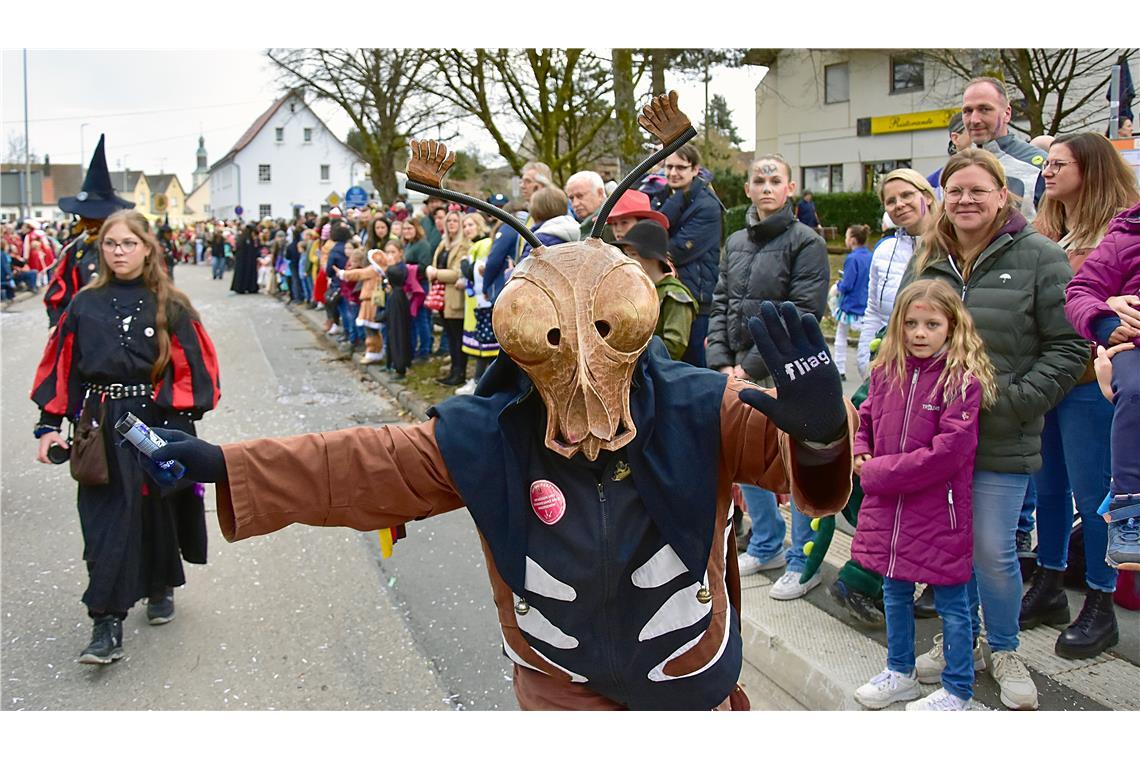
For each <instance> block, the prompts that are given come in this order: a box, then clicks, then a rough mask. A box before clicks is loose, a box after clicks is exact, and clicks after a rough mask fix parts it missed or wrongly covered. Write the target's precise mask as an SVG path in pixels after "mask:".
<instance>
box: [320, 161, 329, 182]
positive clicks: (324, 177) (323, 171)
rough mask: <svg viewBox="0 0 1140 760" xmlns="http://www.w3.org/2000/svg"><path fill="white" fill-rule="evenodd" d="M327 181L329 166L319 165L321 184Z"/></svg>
mask: <svg viewBox="0 0 1140 760" xmlns="http://www.w3.org/2000/svg"><path fill="white" fill-rule="evenodd" d="M328 181H329V165H328V164H321V182H328Z"/></svg>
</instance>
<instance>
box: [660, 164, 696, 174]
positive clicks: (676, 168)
mask: <svg viewBox="0 0 1140 760" xmlns="http://www.w3.org/2000/svg"><path fill="white" fill-rule="evenodd" d="M662 168H663V169H664V170H665V173H666V174H668V173H669V172H670V171H675V172H687V171H689V170H690V169H692V168H693V165H692V164H691V163H690V164H684V165H680V164H663V165H662Z"/></svg>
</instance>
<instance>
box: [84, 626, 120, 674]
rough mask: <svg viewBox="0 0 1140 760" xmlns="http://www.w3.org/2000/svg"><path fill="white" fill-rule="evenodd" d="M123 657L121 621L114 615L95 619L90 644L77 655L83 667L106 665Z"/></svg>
mask: <svg viewBox="0 0 1140 760" xmlns="http://www.w3.org/2000/svg"><path fill="white" fill-rule="evenodd" d="M122 656H123V621H122V620H119V619H118V618H117V617H115V616H114V615H100V616H99V617H97V618H95V626H94V628H93V629H92V631H91V643H90V644H88V645H87V648H86V649H84V650H83V653H82V654H80V655H79V661H80V662H82V663H83V664H85V665H107V664H108V663H111V662H114V661H115V660H118V659H120V658H121V657H122Z"/></svg>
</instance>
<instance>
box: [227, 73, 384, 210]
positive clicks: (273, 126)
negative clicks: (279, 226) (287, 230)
mask: <svg viewBox="0 0 1140 760" xmlns="http://www.w3.org/2000/svg"><path fill="white" fill-rule="evenodd" d="M367 175H368V164H367V162H366V161H365V160H364V157H363V156H361V155H360V154H359V153H357V152H356V151H354V150H353V149H352V148H349V147H348V146H347V145H345V144H344V143H343V142H341V140H339V139H338V138H337V137H336V135H334V134H333V133H332V132H331V131H329V128H328V127H327V126H325V123H324V122H323V121H321V120H320V118H318V117H317V115H316V114H315V113H313V112H312V110H310V109H309V107H308V106H307V105H305V101H304V99H303V98H302V96H301V93H300V92H299V91H297V90H293V91H290V92H288V93H286V94H285V95H284V96H283V97H282V98H281V99H279V100H278V101H277V102H275V103H274V104H273V105H272V106H270V107H269V109H268V110H267V111H265V113H263V114H262V115H261V116H259V117H258V118H257V120H256V121H255V122H254V123H253V124H252V125H251V126H250V127H249V129H247V130H246V131H245V134H243V135H242V136H241V138H240V139H239V140H238V141H237V143H235V144H234V146H233V147H232V148H231V149H230V151H229V152H228V153H226V155H225V156H223V157H222V159H221V160H220V161H217V162H216V163H215V164H214V165H213V166H211V167H210V207H211V211H212V212H213V215H214V216H216V217H218V218H220V219H232V218H234V217H236V216H237V214H236V212H235V208H236V207H238V206H240V207H241V208H242V217H243V218H245V219H252V220H259V219H263V218H265V217H272V218H274V219H276V218H286V219H288V218H291V217H292V216H293V213H294V209H298V208H299V209H300V210H302V211H304V210H313V211H323V210H327V209H328V207H329V204H328V202H327V200H326V199H327V198H328V197H329V195H330V194H331V193H333V192H335V193H336V194H337V195H338V196H340V197H343V196H344V193H345V191H346V190H348V188H349V187H351V186H352V185H353V184H357V183H358V182H359V181H362V180H363V179H364V178H365V177H367Z"/></svg>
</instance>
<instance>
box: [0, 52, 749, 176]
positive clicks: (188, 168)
mask: <svg viewBox="0 0 1140 760" xmlns="http://www.w3.org/2000/svg"><path fill="white" fill-rule="evenodd" d="M2 63H3V65H2V69H3V93H4V96H3V103H2V112H0V120H2V122H3V130H4V140H3V144H2V145H0V150H3V154H4V158H5V160H7V158H8V148H9V145H10V143H11V141H12V139H13V138H20V137H22V135H23V132H24V102H23V96H24V84H23V76H24V74H23V52H22V51H20V50H10V49H9V50H4V51H3V62H2ZM764 71H765V69H763V68H760V67H744V68H743V69H738V70H720V71H717V72H716V76H715V78H714V80H713V82H712V84H711V85H710V89H709V92H710V96H711V95H712V94H721V95H723V96H724V97H725V98H726V99H727V101H728V105H729V108H730V109H731V110H732V111H733V118H734V121H735V123H736V127H737V131H738V133H739V134H740V135H741V136H742V137H743V138H744V141H745V147H746V148H751V147H752V145H753V142H754V136H753V132H754V131H755V130H754V122H755V106H754V91H755V88H756V85H757V84H758V83H759V81H760V77H761V76H762V75H763V72H764ZM666 86H668V87H671V88H675V89H677V91H678V92H679V94H680V96H681V101H682V103H688V104H689V106H688V108H687V109H686V110H687V111H688V113H689V114H690V115H692V116H693V117H694V120H696V119H699V118H700V116H699V114H700V110H701V108H702V107H703V102H704V90H703V85H701V83H700V82H691V81H685V80H681V79H680V78H675V77H671V78H668V79H667V80H666ZM279 92H280V89H279V87H278V85H277V83H276V81H275V77H274V73H273V71H272V68H271V66H270V64H269V63H268V60H267V59H266V58H265V55H264V54H263V53H262V50H261V49H250V50H128V51H112V50H85V51H81V50H38V49H34V50H29V51H28V134H29V143H30V145H31V147H32V150H33V152H35V153H37V154H39V155H40V156H42V155H43V154H45V153H46V154H48V155H49V156H50V157H51V160H52V163H57V164H59V163H83V164H84V165H86V164H87V162H88V161H89V159H90V155H91V151H92V150H94V148H95V143H96V142H97V141H98V139H99V134H100V133H101V132H102V133H105V134H106V136H107V142H106V146H107V162H108V165H109V166H110V167H111V170H112V171H117V170H119V169H122V168H128V169H131V170H140V169H141V170H143V171H145V172H146V173H147V174H157V173H159V172H163V171H165V172H174V173H177V174H178V177H179V179H180V180H181V181H182V185H183V187H184V188H185V189H186V190H187V192H189V190H190V189H191V188H190V181H191V173H192V172H193V171H194V167H195V151H197V149H198V136H199V134H201V135H202V136H203V137H204V138H205V140H206V150H207V151H208V156H209V158H208V160H209V162H210V163H213V162H214V161H217V160H218V159H219V158H221V157H222V156H223V155H225V153H226V152H227V151H228V150H229V149H230V148H231V147H232V146H233V144H234V143H235V142H237V139H238V138H239V137H240V136H241V134H242V133H243V132H244V131H245V130H246V128H247V127H248V126H249V125H250V124H251V123H252V122H253V121H254V120H255V119H256V118H257V116H258V115H259V114H261V113H262V112H263V111H264V110H265V109H266V108H268V107H269V105H270V104H271V103H272V102H273V100H274V99H275V98H276V96H277V94H278V93H279ZM314 110H316V111H317V113H318V115H319V116H321V118H323V119H324V120H325V122H326V123H327V124H328V125H329V127H330V129H332V130H333V132H335V133H336V135H337V136H338V137H340V138H341V139H344V137H345V135H346V134H347V132H348V129H349V126H350V124H349V122H348V119H347V117H345V116H344V115H343V114H341V113H340V112H339V111H338V110H337V109H336V108H335V107H332V106H329V105H324V104H317V105H315V107H314ZM84 124H86V125H87V126H84ZM81 140H82V149H83V151H84V153H85V155H84V156H82V157H81V156H80V147H81ZM470 141H474V142H475V144H476V147H478V148H479V149H480V150H482V151H484V152H493V150H494V146H493V143H492V142H490V141H489V140H485V141H479V140H477V139H476V138H473V137H465V138H463V139H461V140H460V141H456V143H455V145H454V146H453V147H455V148H463V147H465V144H466V143H468V142H470ZM21 144H22V143H21Z"/></svg>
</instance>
